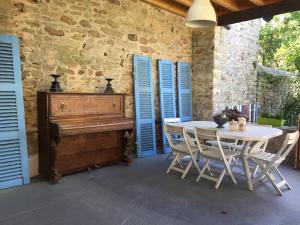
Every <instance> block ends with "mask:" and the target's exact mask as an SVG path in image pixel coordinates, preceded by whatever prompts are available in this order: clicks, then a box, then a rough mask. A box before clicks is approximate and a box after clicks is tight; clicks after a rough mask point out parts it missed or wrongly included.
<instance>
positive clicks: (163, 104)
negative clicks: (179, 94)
mask: <svg viewBox="0 0 300 225" xmlns="http://www.w3.org/2000/svg"><path fill="white" fill-rule="evenodd" d="M158 75H159V98H160V112H161V123H162V141H163V151H164V153H168V152H170V146H169V142H168V140H167V137H166V135H165V132H164V118H175V117H176V102H175V91H174V88H175V87H174V86H175V85H174V64H173V62H171V61H167V60H159V61H158Z"/></svg>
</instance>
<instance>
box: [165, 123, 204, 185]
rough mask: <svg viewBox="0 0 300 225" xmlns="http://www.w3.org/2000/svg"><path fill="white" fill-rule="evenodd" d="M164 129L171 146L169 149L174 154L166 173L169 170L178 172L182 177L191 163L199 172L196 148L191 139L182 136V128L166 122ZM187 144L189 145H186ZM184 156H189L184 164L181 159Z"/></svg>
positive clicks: (182, 177)
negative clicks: (188, 159)
mask: <svg viewBox="0 0 300 225" xmlns="http://www.w3.org/2000/svg"><path fill="white" fill-rule="evenodd" d="M164 129H165V133H166V136H167V139H168V141H169V144H170V147H171V151H172V152H173V154H174V159H173V160H172V162H171V164H170V166H169V168H168V170H167V173H169V172H170V171H171V170H174V171H177V172H180V173H181V179H184V178H185V177H186V175H187V173H188V172H189V170H190V168H191V166H192V165H194V166H195V167H196V169H197V170H198V172H199V173H200V168H199V166H198V163H197V160H196V158H197V154H198V148H197V147H196V145H195V144H193V140H190V139H186V138H185V137H184V134H183V129H184V128H183V127H180V126H174V125H172V124H168V123H166V124H165V125H164ZM181 137H182V138H183V141H182V140H181V139H182V138H181ZM188 141H191V143H188V144H187V142H188ZM188 145H189V146H190V147H188ZM186 156H188V157H190V161H189V162H188V163H187V164H186V165H185V164H184V163H183V162H182V159H183V158H184V157H186Z"/></svg>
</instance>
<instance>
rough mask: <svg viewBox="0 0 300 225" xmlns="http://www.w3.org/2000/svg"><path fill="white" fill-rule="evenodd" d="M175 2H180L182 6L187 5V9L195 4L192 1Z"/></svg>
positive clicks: (179, 0) (177, 0) (180, 0)
mask: <svg viewBox="0 0 300 225" xmlns="http://www.w3.org/2000/svg"><path fill="white" fill-rule="evenodd" d="M174 1H175V2H178V3H179V4H181V5H185V6H187V7H190V6H191V5H192V3H193V1H192V0H174Z"/></svg>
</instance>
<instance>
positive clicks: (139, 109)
mask: <svg viewBox="0 0 300 225" xmlns="http://www.w3.org/2000/svg"><path fill="white" fill-rule="evenodd" d="M133 65H134V94H135V113H136V138H137V155H138V157H147V156H153V155H155V154H156V134H155V114H154V97H153V88H152V63H151V59H150V58H149V57H145V56H139V55H134V57H133Z"/></svg>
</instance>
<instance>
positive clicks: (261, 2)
mask: <svg viewBox="0 0 300 225" xmlns="http://www.w3.org/2000/svg"><path fill="white" fill-rule="evenodd" d="M248 1H249V2H252V3H253V4H255V5H257V6H262V5H264V4H265V2H264V0H248Z"/></svg>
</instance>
